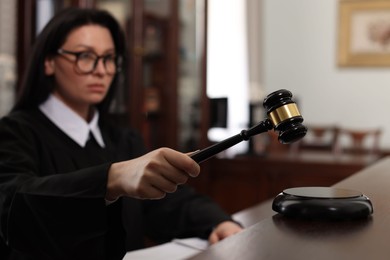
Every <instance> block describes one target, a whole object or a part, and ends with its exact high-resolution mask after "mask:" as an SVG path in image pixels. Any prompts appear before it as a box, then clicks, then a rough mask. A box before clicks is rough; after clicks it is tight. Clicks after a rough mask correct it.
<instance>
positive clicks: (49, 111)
mask: <svg viewBox="0 0 390 260" xmlns="http://www.w3.org/2000/svg"><path fill="white" fill-rule="evenodd" d="M39 109H40V110H41V111H42V113H43V114H45V115H46V116H47V117H48V118H49V119H50V120H51V121H52V122H53V123H54V124H55V125H56V126H57V127H58V128H59V129H61V130H62V131H63V132H64V133H65V134H67V135H68V136H69V137H70V138H72V139H73V140H74V141H75V142H76V143H78V144H79V145H80V146H82V147H85V144H86V143H87V141H88V138H89V132H91V133H92V134H93V137H94V138H95V140H96V142H97V143H98V144H99V145H100V146H101V147H105V144H104V141H103V138H102V134H101V132H100V128H99V125H98V121H99V111H97V110H96V111H95V113H94V116H93V118H92V120H91V122H90V123H87V122H86V121H85V120H84V119H83V118H82V117H80V116H79V115H78V114H77V113H75V112H74V111H73V110H72V109H70V108H69V107H68V106H67V105H65V104H64V103H63V102H62V101H61V100H59V99H58V98H56V97H55V96H54V95H50V96H49V97H48V98H47V100H46V101H45V102H43V103H42V104H41V105H40V106H39Z"/></svg>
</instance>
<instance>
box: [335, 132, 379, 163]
mask: <svg viewBox="0 0 390 260" xmlns="http://www.w3.org/2000/svg"><path fill="white" fill-rule="evenodd" d="M381 135H382V130H381V129H379V128H377V129H366V130H363V129H346V128H343V129H340V130H339V139H338V142H337V144H336V148H335V151H336V153H338V154H340V153H350V154H371V155H378V156H379V155H380V148H379V141H380V137H381Z"/></svg>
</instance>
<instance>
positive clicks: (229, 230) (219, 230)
mask: <svg viewBox="0 0 390 260" xmlns="http://www.w3.org/2000/svg"><path fill="white" fill-rule="evenodd" d="M241 230H243V228H242V227H241V226H240V225H238V224H237V223H235V222H232V221H224V222H222V223H220V224H219V225H218V226H217V227H216V228H215V229H214V230H213V232H211V234H210V236H209V243H210V244H211V245H212V244H215V243H217V242H219V241H221V240H222V239H224V238H227V237H229V236H231V235H234V234H236V233H238V232H240V231H241Z"/></svg>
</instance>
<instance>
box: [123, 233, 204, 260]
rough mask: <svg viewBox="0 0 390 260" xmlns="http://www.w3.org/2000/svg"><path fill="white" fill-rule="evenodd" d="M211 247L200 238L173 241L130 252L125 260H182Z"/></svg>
mask: <svg viewBox="0 0 390 260" xmlns="http://www.w3.org/2000/svg"><path fill="white" fill-rule="evenodd" d="M208 246H209V244H208V241H207V240H203V239H200V238H185V239H173V240H172V241H171V242H169V243H165V244H162V245H158V246H153V247H149V248H145V249H140V250H135V251H131V252H128V253H127V254H126V255H125V257H124V258H123V260H136V259H137V260H138V259H142V260H146V259H153V260H159V259H161V260H166V259H170V260H175V259H176V260H181V259H187V258H189V257H191V256H194V255H196V254H199V253H200V252H202V251H203V250H205V249H206V248H207V247H208Z"/></svg>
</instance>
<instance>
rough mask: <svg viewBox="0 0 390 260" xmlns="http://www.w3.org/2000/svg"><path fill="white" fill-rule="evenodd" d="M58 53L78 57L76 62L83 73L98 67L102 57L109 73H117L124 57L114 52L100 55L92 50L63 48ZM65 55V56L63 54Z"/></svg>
mask: <svg viewBox="0 0 390 260" xmlns="http://www.w3.org/2000/svg"><path fill="white" fill-rule="evenodd" d="M57 52H58V54H60V55H64V54H70V55H74V56H75V57H76V61H75V64H76V66H77V68H78V69H79V71H80V72H81V73H85V74H87V73H91V72H93V71H94V70H95V69H96V66H97V64H98V62H99V60H100V59H102V60H103V65H104V68H105V69H106V72H107V74H110V75H112V74H115V73H118V72H120V71H121V67H122V57H121V56H117V55H114V54H108V55H102V56H98V55H96V54H95V53H93V52H90V51H80V52H73V51H67V50H63V49H58V51H57ZM63 57H65V56H63Z"/></svg>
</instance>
